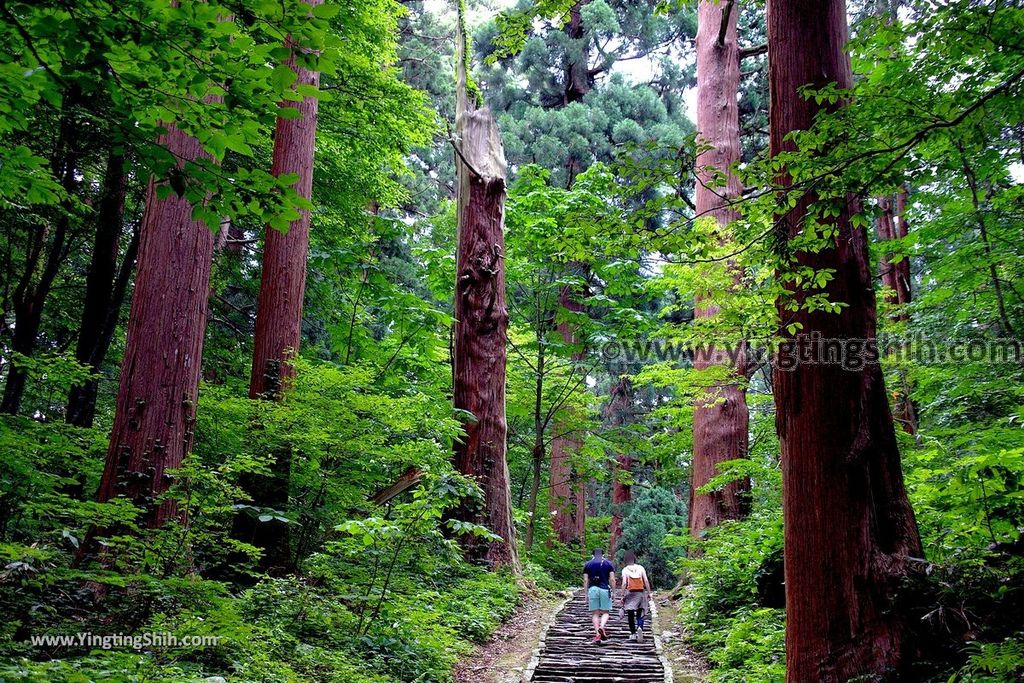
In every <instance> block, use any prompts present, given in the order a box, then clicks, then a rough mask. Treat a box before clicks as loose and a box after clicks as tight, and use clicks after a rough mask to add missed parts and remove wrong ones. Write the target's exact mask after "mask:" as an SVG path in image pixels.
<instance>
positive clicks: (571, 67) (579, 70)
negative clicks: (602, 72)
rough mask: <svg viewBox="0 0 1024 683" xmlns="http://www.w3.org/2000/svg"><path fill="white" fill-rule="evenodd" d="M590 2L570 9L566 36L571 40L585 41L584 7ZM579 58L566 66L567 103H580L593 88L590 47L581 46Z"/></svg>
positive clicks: (585, 0) (575, 4)
mask: <svg viewBox="0 0 1024 683" xmlns="http://www.w3.org/2000/svg"><path fill="white" fill-rule="evenodd" d="M589 2H590V0H578V2H576V3H574V4H573V5H572V7H570V8H569V21H567V22H566V24H565V28H564V29H563V30H564V31H565V34H566V36H568V37H569V39H570V40H573V41H580V40H583V39H584V35H585V33H584V30H583V6H584V5H586V4H589ZM579 47H580V48H582V49H580V51H579V58H578V59H569V60H567V61H566V64H565V103H566V104H569V103H570V102H579V101H580V100H582V99H583V98H584V97H585V96H586V94H587V93H588V92H590V89H591V88H592V87H593V77H592V76H591V74H590V65H589V64H588V62H589V56H590V50H589V46H587V45H582V46H579Z"/></svg>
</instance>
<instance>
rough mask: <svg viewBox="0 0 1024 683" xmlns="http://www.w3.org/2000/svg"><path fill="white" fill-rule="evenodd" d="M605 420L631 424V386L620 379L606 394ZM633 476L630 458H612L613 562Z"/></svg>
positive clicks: (614, 424) (610, 551) (624, 454)
mask: <svg viewBox="0 0 1024 683" xmlns="http://www.w3.org/2000/svg"><path fill="white" fill-rule="evenodd" d="M609 398H610V400H609V402H608V412H607V420H608V424H609V425H611V426H612V427H613V428H614V427H622V426H623V425H626V424H628V423H629V422H630V419H631V417H632V414H633V384H632V382H630V381H629V378H627V377H622V378H620V379H619V381H618V382H616V383H615V385H614V386H612V389H611V391H610V392H609ZM632 474H633V458H632V457H631V456H630V454H629V452H628V451H626V450H625V449H624V450H623V451H622V452H621V453H619V454H618V455H617V456H616V458H615V476H614V477H613V478H612V523H611V539H610V540H609V542H608V556H609V557H611V558H612V561H613V562H614V561H616V557H615V552H616V548H617V547H618V545H619V538H621V537H622V516H623V512H624V511H625V509H626V507H627V506H628V505H629V503H630V501H632V500H633V490H632V486H631V484H630V481H631V477H632Z"/></svg>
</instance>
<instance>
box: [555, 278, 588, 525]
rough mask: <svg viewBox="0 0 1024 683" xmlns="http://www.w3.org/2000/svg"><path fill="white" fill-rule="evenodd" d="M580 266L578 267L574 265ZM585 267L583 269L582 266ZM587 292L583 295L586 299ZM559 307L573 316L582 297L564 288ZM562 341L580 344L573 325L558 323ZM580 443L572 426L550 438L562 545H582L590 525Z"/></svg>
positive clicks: (579, 309) (559, 425)
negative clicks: (576, 460)
mask: <svg viewBox="0 0 1024 683" xmlns="http://www.w3.org/2000/svg"><path fill="white" fill-rule="evenodd" d="M575 265H576V266H579V264H575ZM579 267H582V266H579ZM585 295H586V293H584V296H585ZM558 301H559V305H560V306H561V307H562V308H564V309H565V310H567V311H570V312H571V313H580V312H582V311H583V303H582V302H581V301H580V298H579V297H577V296H574V295H573V292H572V290H571V288H570V287H568V286H566V287H563V288H562V291H561V292H560V293H559V297H558ZM558 333H559V335H561V337H562V340H563V341H564V342H565V343H566V344H568V345H570V346H573V347H575V346H576V345H577V344H578V340H577V338H576V333H575V329H574V327H573V325H572V323H571V322H568V321H562V322H560V323H558ZM582 358H583V352H582V351H574V352H573V360H574V361H579V360H581V359H582ZM580 445H581V444H580V440H579V438H578V437H577V436H575V432H574V430H573V428H572V426H571V425H566V424H564V423H557V424H556V425H555V436H554V437H553V438H552V439H551V464H550V472H549V477H550V486H549V493H548V510H549V511H550V512H551V513H552V525H553V526H554V530H555V535H556V536H557V538H558V540H559V541H560V542H562V543H566V544H572V543H580V544H582V543H583V542H584V540H585V535H586V525H587V505H586V484H587V483H586V481H585V480H583V479H582V477H579V476H577V475H576V473H575V472H574V471H573V467H572V461H571V459H572V454H573V453H575V452H576V451H578V450H579V448H580Z"/></svg>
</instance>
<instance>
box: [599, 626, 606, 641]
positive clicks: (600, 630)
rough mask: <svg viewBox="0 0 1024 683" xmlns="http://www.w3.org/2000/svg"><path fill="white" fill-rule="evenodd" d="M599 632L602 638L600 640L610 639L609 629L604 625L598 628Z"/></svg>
mask: <svg viewBox="0 0 1024 683" xmlns="http://www.w3.org/2000/svg"><path fill="white" fill-rule="evenodd" d="M598 633H600V634H601V638H600V639H599V640H608V631H607V629H605V627H604V626H602V627H601V628H600V629H598Z"/></svg>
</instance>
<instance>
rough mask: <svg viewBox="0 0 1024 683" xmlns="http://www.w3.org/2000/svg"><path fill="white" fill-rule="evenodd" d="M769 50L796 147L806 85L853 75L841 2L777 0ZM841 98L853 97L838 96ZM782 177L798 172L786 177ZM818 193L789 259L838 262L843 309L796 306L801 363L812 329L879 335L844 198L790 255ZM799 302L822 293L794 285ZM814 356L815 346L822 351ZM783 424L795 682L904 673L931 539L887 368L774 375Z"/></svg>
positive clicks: (782, 234)
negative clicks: (921, 524)
mask: <svg viewBox="0 0 1024 683" xmlns="http://www.w3.org/2000/svg"><path fill="white" fill-rule="evenodd" d="M768 33H769V36H768V46H769V47H768V51H769V59H768V61H769V65H770V66H769V68H770V82H771V108H770V122H771V136H770V137H771V153H772V155H778V154H779V153H781V152H783V151H787V150H792V149H793V142H792V141H791V140H786V139H785V137H786V135H787V134H788V133H790V132H791V131H794V130H800V129H806V128H809V127H810V126H811V124H812V123H813V119H814V116H815V114H816V113H817V112H818V111H820V110H821V109H822V108H824V107H827V106H829V105H828V104H818V103H816V102H815V100H814V99H813V98H810V99H809V98H806V97H804V96H803V95H802V94H800V93H799V92H798V88H800V87H802V86H805V85H810V86H811V87H814V88H820V87H822V86H824V85H826V84H828V83H836V84H838V86H839V87H841V88H848V87H850V85H851V83H852V76H851V72H850V63H849V59H848V57H847V55H846V54H845V53H844V51H843V49H844V45H845V43H846V40H847V25H846V6H845V2H844V1H843V0H813V1H812V0H770V2H769V4H768ZM836 106H841V103H840V104H838V105H836ZM781 180H782V182H783V184H788V183H789V179H788V178H787V177H783V178H782V179H781ZM814 199H815V198H814V197H813V196H809V195H804V196H802V197H801V198H800V199H799V201H798V202H797V204H796V206H795V207H794V208H792V209H789V210H788V212H787V213H785V214H784V215H781V216H779V217H778V220H779V221H780V223H779V225H780V229H779V230H778V233H779V235H778V236H779V250H780V254H781V255H782V256H783V257H791V258H792V259H793V260H794V261H795V262H796V263H798V264H801V265H805V266H811V267H813V268H815V269H817V270H820V269H825V268H828V269H831V270H832V272H833V273H834V277H833V279H832V280H831V281H829V282H828V283H827V284H826V285H825V290H824V291H825V293H826V294H827V295H828V298H829V300H830V301H841V302H844V303H845V304H847V306H846V308H844V309H843V310H842V312H841V313H838V314H837V313H829V312H824V311H820V310H819V311H814V312H808V311H806V310H804V309H801V310H799V311H797V312H795V313H793V312H790V311H786V310H785V309H784V307H783V304H784V302H781V301H780V311H779V313H780V316H783V317H784V320H785V321H786V322H787V323H790V322H799V323H801V324H802V325H803V328H802V330H801V332H800V334H799V336H797V337H796V338H794V339H792V340H790V341H791V343H792V345H793V347H794V354H795V356H794V357H795V358H804V357H805V356H803V355H802V353H803V351H804V349H807V350H808V352H811V353H813V351H814V348H813V344H814V339H813V338H812V337H811V336H810V335H812V334H813V333H817V334H820V335H821V337H823V338H825V339H839V340H865V339H868V340H873V339H874V338H875V333H876V309H875V297H874V288H873V287H872V281H871V273H870V269H869V261H868V240H867V231H866V229H864V228H863V227H861V228H855V227H854V226H853V225H851V222H850V211H851V209H852V208H853V207H850V206H848V207H846V209H845V210H844V211H843V212H842V213H841V215H840V216H839V217H838V218H836V219H834V226H835V230H836V233H835V236H834V237H833V238H832V241H831V243H830V244H829V246H828V247H827V248H825V249H822V250H821V251H817V252H813V253H811V252H796V253H793V254H790V249H789V246H788V240H789V239H790V238H792V237H793V236H795V235H797V234H798V233H799V232H800V230H801V229H802V225H803V222H804V220H805V217H806V213H807V209H808V207H809V205H810V204H811V203H812V202H813V201H814ZM781 277H782V278H783V279H784V280H787V282H786V286H787V287H790V288H793V289H795V290H796V294H795V296H796V298H797V301H798V302H799V301H802V300H803V299H804V298H805V297H806V296H808V295H809V294H812V293H815V292H817V291H820V290H816V289H812V288H813V287H814V285H813V284H809V283H806V282H805V283H804V284H803V285H796V284H795V283H794V282H793V281H792V279H790V278H787V277H786V275H785V274H784V273H783V274H781ZM812 357H813V355H812ZM774 388H775V401H776V408H777V417H776V427H777V430H778V433H779V439H780V444H781V451H782V452H781V459H782V476H783V511H784V524H785V581H786V621H787V629H786V657H787V661H786V665H787V680H788V681H789V682H790V683H806V682H807V681H820V682H821V683H839V682H840V681H847V680H850V679H853V678H858V677H864V678H871V679H873V680H893V679H894V678H895V676H896V675H898V674H899V673H900V672H901V671H902V670H904V669H905V668H906V667H907V665H908V664H910V663H911V661H912V659H913V652H914V638H913V634H912V631H911V624H910V623H909V618H908V615H907V614H906V612H905V611H904V610H900V609H894V608H893V604H892V602H893V599H894V596H895V594H896V591H897V589H898V586H899V584H900V582H901V580H902V579H903V578H905V577H906V576H907V574H908V573H910V571H911V567H912V562H913V560H912V559H911V558H920V557H921V554H922V551H921V542H920V538H919V536H918V531H917V525H916V522H915V520H914V514H913V511H912V510H911V508H910V503H909V501H908V499H907V494H906V490H905V488H904V485H903V475H902V472H901V469H900V454H899V450H898V448H897V446H896V435H895V431H894V428H893V422H892V415H891V414H890V412H889V404H888V401H887V396H886V393H885V385H884V380H883V377H882V370H881V367H880V366H879V365H878V363H877V362H869V363H866V364H865V365H864V367H863V368H862V369H860V370H847V369H844V367H843V366H842V364H830V363H821V362H806V363H804V362H801V363H798V364H797V365H796V367H795V368H794V369H792V370H782V369H780V368H777V369H776V371H775V373H774Z"/></svg>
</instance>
